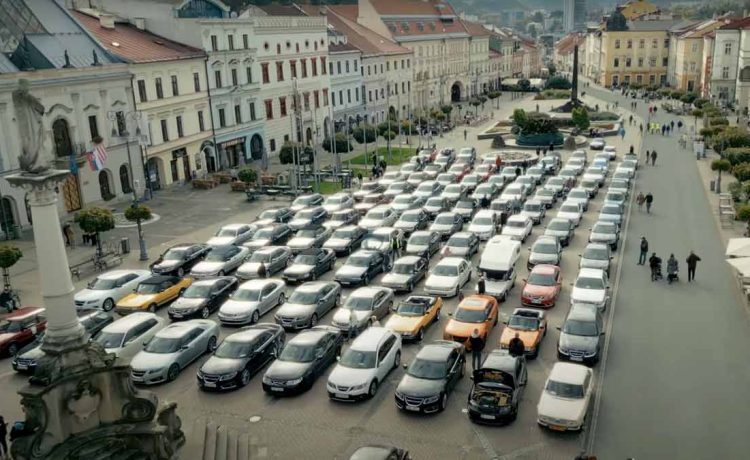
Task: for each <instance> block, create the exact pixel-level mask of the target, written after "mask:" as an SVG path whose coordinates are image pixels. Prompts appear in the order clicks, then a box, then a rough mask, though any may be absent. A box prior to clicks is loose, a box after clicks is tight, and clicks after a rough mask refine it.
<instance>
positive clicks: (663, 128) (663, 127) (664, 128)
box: [661, 125, 667, 136]
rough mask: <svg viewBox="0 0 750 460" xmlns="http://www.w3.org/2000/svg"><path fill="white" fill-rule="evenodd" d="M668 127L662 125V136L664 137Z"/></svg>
mask: <svg viewBox="0 0 750 460" xmlns="http://www.w3.org/2000/svg"><path fill="white" fill-rule="evenodd" d="M666 129H667V127H666V125H661V135H662V136H663V135H664V131H666Z"/></svg>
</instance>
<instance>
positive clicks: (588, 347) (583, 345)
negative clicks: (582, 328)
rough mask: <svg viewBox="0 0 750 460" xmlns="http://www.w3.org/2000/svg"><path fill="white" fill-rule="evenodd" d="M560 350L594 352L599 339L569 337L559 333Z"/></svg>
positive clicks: (580, 336) (577, 336) (569, 335)
mask: <svg viewBox="0 0 750 460" xmlns="http://www.w3.org/2000/svg"><path fill="white" fill-rule="evenodd" d="M559 343H560V348H561V349H563V350H579V351H584V352H594V351H596V347H597V345H598V344H599V337H588V336H583V335H571V334H566V333H565V332H560V342H559Z"/></svg>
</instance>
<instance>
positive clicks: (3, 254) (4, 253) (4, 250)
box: [0, 244, 23, 270]
mask: <svg viewBox="0 0 750 460" xmlns="http://www.w3.org/2000/svg"><path fill="white" fill-rule="evenodd" d="M21 257H23V253H22V252H21V250H20V249H18V248H17V247H15V246H10V245H7V244H4V245H2V246H0V268H2V269H3V270H7V269H9V268H10V267H12V266H14V265H15V264H16V262H18V261H19V260H21Z"/></svg>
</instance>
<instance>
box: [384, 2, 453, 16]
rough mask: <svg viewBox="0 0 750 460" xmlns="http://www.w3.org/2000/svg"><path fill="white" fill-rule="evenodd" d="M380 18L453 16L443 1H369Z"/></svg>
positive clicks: (451, 10)
mask: <svg viewBox="0 0 750 460" xmlns="http://www.w3.org/2000/svg"><path fill="white" fill-rule="evenodd" d="M370 3H371V4H372V6H373V7H374V8H375V11H377V12H378V13H380V15H381V16H414V15H419V16H455V15H456V12H455V11H454V10H453V7H452V6H451V5H450V4H449V3H448V2H447V1H443V0H370Z"/></svg>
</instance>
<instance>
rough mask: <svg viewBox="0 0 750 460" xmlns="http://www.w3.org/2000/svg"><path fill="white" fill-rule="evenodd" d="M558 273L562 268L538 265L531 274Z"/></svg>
mask: <svg viewBox="0 0 750 460" xmlns="http://www.w3.org/2000/svg"><path fill="white" fill-rule="evenodd" d="M558 271H560V267H558V266H557V265H549V264H537V265H534V268H532V269H531V273H538V274H540V275H554V274H555V273H557V272H558Z"/></svg>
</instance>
